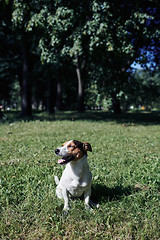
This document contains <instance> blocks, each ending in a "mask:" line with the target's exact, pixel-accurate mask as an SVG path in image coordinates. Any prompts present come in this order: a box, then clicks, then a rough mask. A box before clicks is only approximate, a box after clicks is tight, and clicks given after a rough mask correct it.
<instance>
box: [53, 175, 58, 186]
mask: <svg viewBox="0 0 160 240" xmlns="http://www.w3.org/2000/svg"><path fill="white" fill-rule="evenodd" d="M54 181H55V183H56V185H58V184H59V178H58V177H57V176H54Z"/></svg>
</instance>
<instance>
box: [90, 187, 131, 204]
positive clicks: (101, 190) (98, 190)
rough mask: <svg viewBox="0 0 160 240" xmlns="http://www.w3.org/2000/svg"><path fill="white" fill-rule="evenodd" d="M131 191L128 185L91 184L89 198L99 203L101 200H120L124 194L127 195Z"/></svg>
mask: <svg viewBox="0 0 160 240" xmlns="http://www.w3.org/2000/svg"><path fill="white" fill-rule="evenodd" d="M132 193H133V188H132V187H131V186H128V187H126V188H124V187H123V186H116V187H115V188H108V187H106V186H105V185H101V184H96V185H93V186H92V196H91V199H92V200H93V201H94V202H96V203H99V202H101V201H116V200H120V199H121V198H123V197H124V196H129V195H131V194H132Z"/></svg>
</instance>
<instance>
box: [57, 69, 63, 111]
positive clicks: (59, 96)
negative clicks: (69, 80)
mask: <svg viewBox="0 0 160 240" xmlns="http://www.w3.org/2000/svg"><path fill="white" fill-rule="evenodd" d="M56 110H58V111H60V110H62V81H61V75H60V74H59V73H58V78H57V94H56Z"/></svg>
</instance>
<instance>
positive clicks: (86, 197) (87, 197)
mask: <svg viewBox="0 0 160 240" xmlns="http://www.w3.org/2000/svg"><path fill="white" fill-rule="evenodd" d="M90 196H91V188H89V189H87V190H86V191H85V192H84V202H85V209H86V210H92V208H91V207H90V205H89V203H90Z"/></svg>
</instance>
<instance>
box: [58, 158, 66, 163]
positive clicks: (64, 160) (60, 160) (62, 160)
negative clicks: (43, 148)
mask: <svg viewBox="0 0 160 240" xmlns="http://www.w3.org/2000/svg"><path fill="white" fill-rule="evenodd" d="M65 162H66V159H65V158H62V159H59V160H58V163H59V164H64V163H65Z"/></svg>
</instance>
